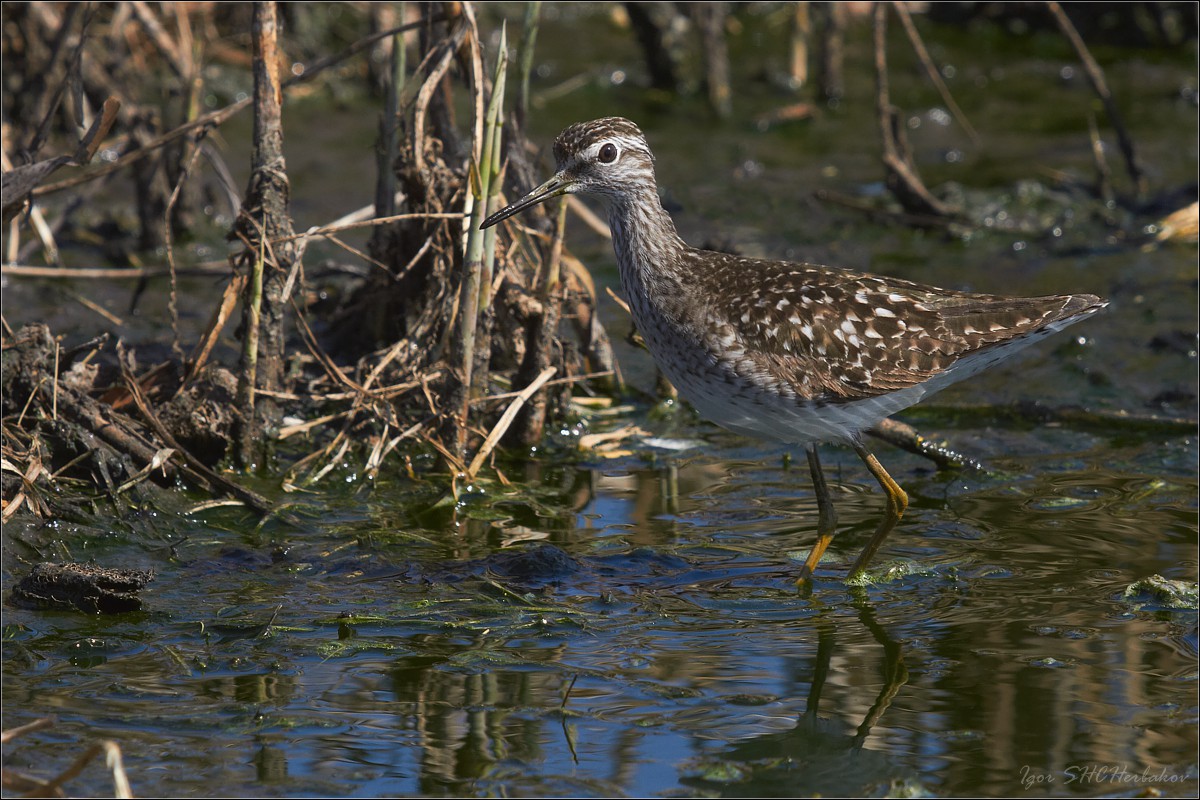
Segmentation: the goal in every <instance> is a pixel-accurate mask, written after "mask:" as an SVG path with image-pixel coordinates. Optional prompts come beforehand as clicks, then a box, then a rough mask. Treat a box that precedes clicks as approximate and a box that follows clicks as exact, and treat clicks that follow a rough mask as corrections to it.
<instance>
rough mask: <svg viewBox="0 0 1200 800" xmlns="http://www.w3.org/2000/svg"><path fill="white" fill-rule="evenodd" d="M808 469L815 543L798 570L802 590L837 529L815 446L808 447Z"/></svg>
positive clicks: (834, 512)
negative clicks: (814, 496) (814, 506)
mask: <svg viewBox="0 0 1200 800" xmlns="http://www.w3.org/2000/svg"><path fill="white" fill-rule="evenodd" d="M807 452H808V469H809V472H811V473H812V482H813V489H815V490H816V493H817V515H818V516H817V542H816V544H814V545H813V549H812V552H810V553H809V554H808V560H807V561H805V562H804V566H803V567H801V568H800V577H799V578H797V579H796V586H798V587H800V588H804V587H805V586H807V585H808V583H809V581H811V580H812V576H813V572H814V571H815V570H816V569H817V562H818V561H820V560H821V556H823V555H825V551H826V550H827V549H828V548H829V543H830V542H832V541H833V534H834V528H836V527H837V511H835V510H834V508H833V500H832V498H830V496H829V487H828V486H827V485H826V484H825V473H824V472H822V471H821V459H820V458H819V457H818V456H817V446H816V445H815V444H810V445H809V446H808V451H807Z"/></svg>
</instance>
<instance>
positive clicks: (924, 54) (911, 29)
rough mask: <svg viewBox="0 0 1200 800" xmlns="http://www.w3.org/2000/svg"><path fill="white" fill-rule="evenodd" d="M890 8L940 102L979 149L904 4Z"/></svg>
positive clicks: (970, 128) (964, 115)
mask: <svg viewBox="0 0 1200 800" xmlns="http://www.w3.org/2000/svg"><path fill="white" fill-rule="evenodd" d="M892 8H894V9H895V10H896V16H898V17H900V24H901V25H903V26H904V32H905V33H906V34H908V40H909V41H910V42H911V43H912V46H913V50H915V51H916V53H917V58H918V59H919V60H920V61H921V66H923V67H925V74H926V75H928V76H929V80H930V81H932V82H933V85H934V86H936V87H937V90H938V94H940V95H941V96H942V102H943V103H945V104H946V107H947V108H949V109H950V113H951V114H953V115H954V118H955V119H956V120H958V124H959V125H961V126H962V128H963V130H964V131H966V134H967V136H968V137H970V139H971V144H972V145H974V146H975V147H979V134H978V133H977V132H976V131H975V126H973V125H972V124H971V122H970V120H968V119H967V116H966V114H964V113H963V112H962V109H961V108H959V107H958V103H956V102H954V96H953V95H951V94H950V90H949V89H948V88H947V87H946V83H945V81H943V80H942V74H941V73H940V72H938V68H937V65H935V64H934V63H933V59H932V58H931V57H930V55H929V51H928V50H926V49H925V42H924V41H922V39H921V34H920V33H919V32H918V31H917V26H916V25H914V24H913V21H912V15H910V14H909V13H908V8H907V7H906V5H905V3H903V2H893V3H892Z"/></svg>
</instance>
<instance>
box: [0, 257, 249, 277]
mask: <svg viewBox="0 0 1200 800" xmlns="http://www.w3.org/2000/svg"><path fill="white" fill-rule="evenodd" d="M228 271H229V264H228V263H226V262H224V261H213V262H209V263H207V264H197V265H196V266H194V267H185V268H183V269H181V270H179V274H180V275H216V274H219V273H222V272H228ZM170 273H171V271H170V270H169V269H167V268H165V267H38V266H32V265H25V264H4V265H3V266H0V274H3V275H11V276H13V277H14V278H65V279H70V280H76V279H79V278H83V279H94V280H133V279H137V280H142V279H143V278H165V277H167V276H168V275H170Z"/></svg>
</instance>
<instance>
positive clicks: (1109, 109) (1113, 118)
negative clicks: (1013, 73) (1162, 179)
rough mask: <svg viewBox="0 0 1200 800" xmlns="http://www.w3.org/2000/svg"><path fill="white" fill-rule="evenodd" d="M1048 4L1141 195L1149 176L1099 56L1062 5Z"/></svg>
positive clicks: (1047, 6)
mask: <svg viewBox="0 0 1200 800" xmlns="http://www.w3.org/2000/svg"><path fill="white" fill-rule="evenodd" d="M1046 8H1047V9H1048V10H1049V11H1050V16H1052V17H1054V21H1055V22H1056V23H1058V27H1059V30H1061V31H1062V32H1063V35H1064V36H1066V37H1067V41H1069V42H1070V43H1071V47H1073V48H1075V54H1076V55H1078V56H1079V61H1080V63H1081V64H1083V71H1084V72H1085V73H1086V74H1087V76H1088V80H1089V81H1090V82H1091V84H1092V89H1094V90H1095V92H1096V94H1097V96H1099V98H1100V102H1102V103H1103V104H1104V111H1105V113H1107V114H1108V121H1109V122H1111V123H1112V126H1113V129H1114V130H1115V131H1116V133H1117V142H1118V143H1119V144H1120V147H1121V155H1123V156H1124V157H1125V169H1126V171H1127V172H1128V173H1129V179H1130V180H1131V181H1133V190H1134V192H1135V194H1136V195H1137V197H1139V198H1140V197H1141V196H1142V195H1143V194H1144V193H1145V191H1146V180H1145V178H1144V177H1143V175H1142V170H1141V167H1139V166H1138V161H1137V155H1136V154H1135V153H1134V150H1133V139H1132V138H1130V136H1129V131H1128V130H1126V128H1125V122H1124V120H1123V119H1122V118H1121V112H1120V111H1118V110H1117V104H1116V102H1115V101H1114V100H1113V96H1112V92H1110V91H1109V89H1108V83H1107V82H1106V81H1105V80H1104V70H1102V69H1101V68H1100V65H1099V64H1097V63H1096V59H1094V58H1092V54H1091V52H1090V51H1089V50H1088V48H1087V45H1086V44H1084V42H1083V37H1082V36H1080V35H1079V31H1077V30H1075V26H1074V25H1072V24H1071V20H1070V19H1068V18H1067V15H1066V12H1064V11H1063V9H1062V6H1060V5H1059V4H1058V3H1056V2H1053V0H1051V1H1050V2H1047V3H1046Z"/></svg>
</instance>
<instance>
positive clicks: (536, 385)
mask: <svg viewBox="0 0 1200 800" xmlns="http://www.w3.org/2000/svg"><path fill="white" fill-rule="evenodd" d="M556 372H558V368H557V367H546V368H545V369H544V370H542V371H541V373H539V374H538V376H537V377H536V378H534V379H533V380H532V381H531V382H530V384H529V385H528V386H526V387H525V388H524V389H522V390H521V392H520V393H519V394H518V395H517V396H516V398H515V399H514V400H513V401H512V404H511V405H509V407H508V408H506V409H504V414H503V415H501V417H500V419H499V420H498V421H497V422H496V425H495V427H493V428H492V432H491V433H489V434H488V435H487V438H486V439H484V440H483V444H482V445H480V446H479V452H477V453H476V454H475V458H474V459H472V460H471V466H470V467H468V468H467V479H468V480H474V479H475V476H476V475H477V474H478V473H479V468H480V467H481V466H483V462H484V459H486V458H487V457H488V455H489V454H490V453H491V452H492V450H494V449H495V448H496V445H497V444H499V443H500V439H501V438H503V436H504V434H505V433H506V432H507V431H508V428H509V426H510V425H512V423H513V420H514V419H516V418H517V413H518V412H519V411H520V410H521V407H522V406H524V405H525V403H526V402H527V401H528V400H529V398H530V397H532V396H533V394H534V392H536V391H537V390H538V389H540V388H542V385H543V384H544V383H545V382H546V381H548V380H550V378H551V376H553V375H554V373H556Z"/></svg>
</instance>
